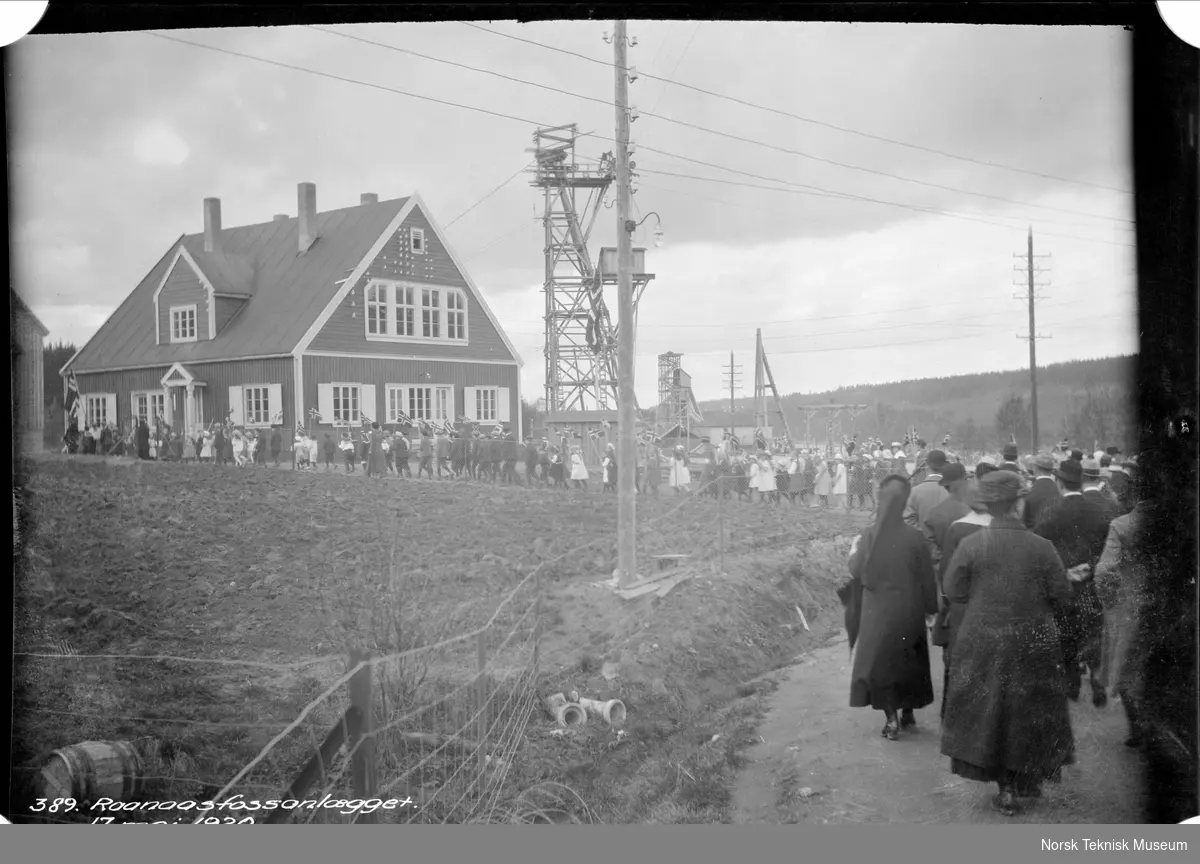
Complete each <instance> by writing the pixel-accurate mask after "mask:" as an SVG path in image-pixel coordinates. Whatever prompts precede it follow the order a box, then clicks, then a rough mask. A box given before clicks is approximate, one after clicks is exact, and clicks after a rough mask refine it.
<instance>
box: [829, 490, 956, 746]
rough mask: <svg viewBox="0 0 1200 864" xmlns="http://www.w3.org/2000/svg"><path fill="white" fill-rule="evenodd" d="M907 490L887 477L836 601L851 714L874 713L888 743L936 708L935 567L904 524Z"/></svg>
mask: <svg viewBox="0 0 1200 864" xmlns="http://www.w3.org/2000/svg"><path fill="white" fill-rule="evenodd" d="M909 491H910V487H909V485H908V481H907V480H905V479H904V478H903V477H898V476H895V475H889V476H888V477H887V479H885V480H884V481H883V485H882V486H881V487H880V489H879V509H878V510H877V511H876V514H875V524H874V525H872V526H871V527H870V528H868V529H867V530H866V531H864V532H863V533H862V534H861V535H860V536H859V538H858V539H857V540H856V541H855V548H854V551H853V552H852V554H851V556H850V574H851V577H852V578H851V580H850V583H849V584H848V585H846V586H843V589H842V591H840V592H839V594H840V595H841V597H842V602H843V603H844V604H845V605H846V625H847V630H848V631H849V633H848V635H849V636H850V647H851V649H852V650H853V649H854V647H855V643H856V642H857V644H858V648H857V651H855V653H854V669H853V672H852V673H851V677H850V707H851V708H866V707H870V708H874V709H875V710H876V711H882V712H883V714H884V718H885V723H884V726H883V732H882V734H883V736H884V737H885V738H887V739H888V740H890V741H895V740H896V739H897V738H898V737H899V733H900V730H901V729H907V728H909V727H912V726H915V725H916V722H917V721H916V718H915V717H914V716H913V711H914V710H916V709H917V708H924V707H925V706H926V705H929V704H931V703H932V702H933V679H932V678H931V677H930V671H929V644H928V642H927V641H926V633H925V622H926V616H931V615H933V614H934V613H936V612H937V608H938V597H937V585H936V584H935V582H934V577H933V561H932V560H931V559H930V557H929V547H928V546H927V545H926V544H925V538H924V537H922V536H921V532H920V531H918V530H917V529H916V528H913V527H912V526H910V525H907V524H906V523H905V522H904V507H905V505H906V504H907V503H908V493H909Z"/></svg>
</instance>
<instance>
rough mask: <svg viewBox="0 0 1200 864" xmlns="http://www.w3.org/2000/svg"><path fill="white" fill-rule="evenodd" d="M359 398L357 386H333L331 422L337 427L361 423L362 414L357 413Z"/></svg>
mask: <svg viewBox="0 0 1200 864" xmlns="http://www.w3.org/2000/svg"><path fill="white" fill-rule="evenodd" d="M360 398H361V397H360V393H359V385H357V384H334V385H333V422H334V423H335V424H339V425H340V424H349V425H355V424H358V423H361V422H362V419H361V418H362V414H360V413H359V405H360Z"/></svg>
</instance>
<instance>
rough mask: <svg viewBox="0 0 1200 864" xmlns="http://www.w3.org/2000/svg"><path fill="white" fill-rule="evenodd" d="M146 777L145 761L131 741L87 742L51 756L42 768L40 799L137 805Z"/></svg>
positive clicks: (55, 752) (66, 748)
mask: <svg viewBox="0 0 1200 864" xmlns="http://www.w3.org/2000/svg"><path fill="white" fill-rule="evenodd" d="M143 773H144V765H143V763H142V757H141V756H140V755H139V754H138V752H137V750H136V749H135V748H134V746H133V745H132V744H130V743H129V742H128V741H84V742H83V743H81V744H73V745H72V746H70V747H63V748H62V749H61V750H55V751H54V752H53V753H51V754H50V756H49V757H48V758H47V760H46V762H45V764H44V765H43V766H42V773H41V777H40V780H41V785H42V790H43V791H42V795H41V797H43V798H47V799H49V800H51V801H53V800H54V799H55V798H74V799H75V800H76V801H79V802H86V803H91V802H95V801H97V800H99V799H100V798H111V799H112V800H113V801H134V800H136V799H137V798H138V797H139V796H140V795H141V792H142V777H143Z"/></svg>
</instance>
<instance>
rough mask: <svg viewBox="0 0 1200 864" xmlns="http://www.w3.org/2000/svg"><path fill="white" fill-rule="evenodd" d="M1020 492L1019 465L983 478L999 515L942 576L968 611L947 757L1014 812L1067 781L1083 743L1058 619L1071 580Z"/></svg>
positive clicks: (957, 648)
mask: <svg viewBox="0 0 1200 864" xmlns="http://www.w3.org/2000/svg"><path fill="white" fill-rule="evenodd" d="M1022 492H1023V490H1022V483H1021V478H1020V477H1018V476H1017V475H1016V474H1014V473H1012V472H1011V471H1003V470H1001V471H992V472H990V473H988V474H987V475H986V476H985V477H983V478H982V479H981V480H980V481H979V487H978V502H979V503H980V504H981V505H982V506H984V507H986V509H987V511H988V513H989V515H991V517H992V522H991V524H990V525H989V526H987V527H986V528H984V529H982V530H979V531H976V532H975V533H974V534H972V535H971V536H969V537H967V538H966V539H964V540H963V541H962V542H961V543H959V544H958V547H957V548H956V549H955V550H954V555H953V557H952V558H951V559H950V562H949V564H947V567H946V576H945V580H944V582H945V589H946V595H947V597H948V598H949V599H950V601H951V602H952V603H965V604H966V609H965V611H964V614H963V618H962V623H961V625H960V627H959V629H958V632H957V634H956V635H955V637H954V642H953V646H952V649H951V650H952V657H953V662H952V665H951V667H950V689H949V692H948V694H947V696H946V713H945V718H944V719H943V721H942V748H941V750H942V755H944V756H947V757H949V759H950V770H951V771H952V772H953V773H954V774H957V775H958V776H960V777H964V778H966V779H968V780H975V781H978V782H981V783H996V784H997V785H998V787H999V794H998V795H997V796H996V797H995V798H994V799H993V801H992V803H993V806H995V807H996V809H998V810H1000V811H1001V812H1002V813H1004V814H1005V815H1008V816H1012V815H1014V814H1015V813H1016V812H1017V811H1018V809H1019V808H1020V805H1019V803H1018V799H1020V798H1036V797H1038V796H1039V795H1040V794H1041V785H1042V783H1043V782H1045V781H1047V780H1049V781H1052V782H1057V781H1058V780H1060V779H1061V769H1062V766H1063V765H1068V764H1071V763H1072V762H1074V749H1075V746H1074V736H1073V732H1072V731H1071V719H1070V713H1069V711H1068V707H1067V698H1066V695H1067V694H1066V692H1065V690H1066V687H1065V679H1064V675H1063V651H1062V645H1061V642H1060V640H1059V636H1058V628H1057V626H1056V625H1055V617H1056V612H1058V611H1059V610H1061V609H1062V608H1064V607H1065V606H1066V605H1068V604H1069V603H1070V602H1071V587H1070V583H1069V582H1068V581H1067V573H1066V568H1064V567H1063V562H1062V559H1061V558H1060V557H1059V555H1058V553H1057V552H1056V551H1055V549H1054V544H1053V543H1051V542H1050V541H1049V540H1046V539H1045V538H1043V537H1039V536H1038V535H1036V534H1034V533H1033V532H1031V531H1029V530H1028V529H1026V528H1025V526H1024V525H1023V524H1022V523H1021V519H1020V516H1019V515H1018V512H1017V502H1018V501H1019V500H1020V497H1021V495H1022Z"/></svg>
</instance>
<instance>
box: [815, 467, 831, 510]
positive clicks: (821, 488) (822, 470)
mask: <svg viewBox="0 0 1200 864" xmlns="http://www.w3.org/2000/svg"><path fill="white" fill-rule="evenodd" d="M819 460H820V461H818V463H817V479H816V489H815V490H814V491H815V492H816V494H817V500H818V501H820V502H821V506H822V507H828V506H829V491H830V489H832V488H833V478H832V477H831V476H830V475H829V463H828V462H827V461H826V460H825V457H823V456H822V457H819Z"/></svg>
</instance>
